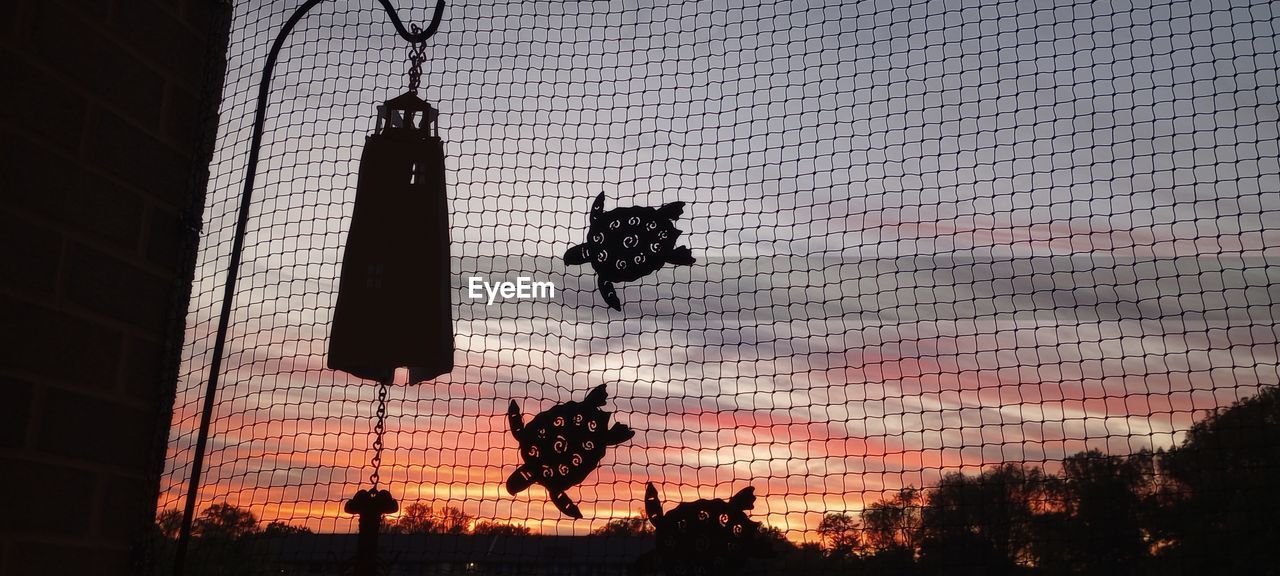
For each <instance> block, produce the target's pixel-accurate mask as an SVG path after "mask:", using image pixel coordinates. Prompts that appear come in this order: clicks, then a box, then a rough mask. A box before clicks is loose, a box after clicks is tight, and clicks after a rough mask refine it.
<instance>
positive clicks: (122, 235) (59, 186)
mask: <svg viewBox="0 0 1280 576" xmlns="http://www.w3.org/2000/svg"><path fill="white" fill-rule="evenodd" d="M2 146H3V155H4V158H3V159H0V166H3V168H0V170H3V171H4V173H5V174H9V175H11V177H12V178H11V179H10V182H11V184H10V186H12V188H11V189H8V190H5V193H6V194H10V195H11V198H10V202H11V205H12V206H14V207H19V208H22V209H23V210H26V211H29V212H30V213H31V214H33V215H36V216H39V217H41V218H43V219H45V220H46V221H50V222H56V223H57V224H58V225H59V226H60V227H61V228H63V229H66V230H69V231H72V232H74V233H80V234H84V235H86V236H88V237H89V238H90V239H92V240H95V241H102V242H103V243H104V244H106V245H110V246H113V247H116V248H118V249H120V250H123V251H128V252H133V251H136V250H137V247H138V239H139V236H140V235H141V232H142V230H143V228H144V222H143V216H142V215H143V202H142V197H141V196H139V195H138V193H137V192H134V191H132V190H129V189H127V188H125V187H122V186H120V185H119V184H116V183H115V182H112V181H111V180H110V179H108V178H105V177H102V176H96V175H94V174H92V173H90V172H87V171H85V170H83V169H82V168H81V167H80V166H79V165H78V164H76V162H75V160H74V158H73V157H70V156H66V155H64V154H62V153H60V152H56V151H55V150H54V149H52V148H49V147H46V146H43V145H41V144H39V143H35V142H30V141H27V140H25V139H21V138H14V139H12V141H11V142H9V143H6V144H4V145H2Z"/></svg>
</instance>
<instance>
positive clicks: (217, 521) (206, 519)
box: [192, 502, 258, 540]
mask: <svg viewBox="0 0 1280 576" xmlns="http://www.w3.org/2000/svg"><path fill="white" fill-rule="evenodd" d="M192 530H193V531H194V532H195V534H196V535H198V536H200V537H201V538H208V539H219V540H239V539H240V538H242V537H244V536H248V535H250V534H254V533H256V532H257V531H258V519H257V518H256V517H254V515H253V513H252V512H250V511H248V510H245V509H243V508H237V507H235V506H232V505H231V504H228V503H226V502H220V503H217V504H214V505H212V506H210V507H208V508H205V510H204V512H201V513H200V516H199V517H198V518H196V519H195V521H194V522H193V523H192Z"/></svg>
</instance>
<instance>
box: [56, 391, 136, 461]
mask: <svg viewBox="0 0 1280 576" xmlns="http://www.w3.org/2000/svg"><path fill="white" fill-rule="evenodd" d="M37 418H38V421H39V423H38V430H37V432H36V438H35V445H36V446H37V447H38V448H39V449H40V450H42V451H44V452H46V453H48V454H52V455H56V456H61V457H64V458H72V459H75V460H79V461H82V462H86V463H93V464H101V465H110V466H113V467H118V468H122V469H128V470H136V471H138V473H139V474H141V473H142V471H144V470H146V464H147V462H148V461H149V458H150V455H151V454H152V450H154V449H155V448H156V447H155V442H154V440H155V434H154V432H155V427H154V424H155V419H154V415H153V414H151V413H149V412H148V411H145V410H140V409H138V408H134V407H132V406H127V405H125V404H121V403H118V402H114V401H109V400H104V399H102V398H101V397H97V396H87V395H84V394H80V393H77V392H73V391H70V390H62V389H59V388H50V389H48V390H46V391H45V394H44V398H43V399H42V401H41V404H40V413H39V414H38V416H37Z"/></svg>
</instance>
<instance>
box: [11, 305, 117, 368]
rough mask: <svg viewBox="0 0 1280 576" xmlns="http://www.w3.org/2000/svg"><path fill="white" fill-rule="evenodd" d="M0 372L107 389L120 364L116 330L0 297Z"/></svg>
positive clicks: (60, 312)
mask: <svg viewBox="0 0 1280 576" xmlns="http://www.w3.org/2000/svg"><path fill="white" fill-rule="evenodd" d="M0 326H4V327H5V329H4V330H0V350H4V351H5V354H2V355H0V371H6V372H9V373H18V374H22V373H26V374H33V375H40V376H41V377H43V378H52V379H54V380H58V381H62V382H66V383H72V384H77V385H80V386H86V387H89V386H96V387H109V386H110V385H111V384H112V383H113V379H114V377H115V374H116V369H117V368H118V367H119V365H120V364H119V363H120V347H121V334H120V332H119V331H118V330H115V329H112V328H108V327H104V326H102V325H100V324H97V323H94V322H90V321H86V320H84V319H81V318H78V317H75V316H72V315H69V314H66V313H64V312H62V311H59V310H55V309H53V308H48V307H45V306H42V305H33V304H31V303H30V302H25V301H19V300H16V299H13V298H10V297H6V296H2V295H0Z"/></svg>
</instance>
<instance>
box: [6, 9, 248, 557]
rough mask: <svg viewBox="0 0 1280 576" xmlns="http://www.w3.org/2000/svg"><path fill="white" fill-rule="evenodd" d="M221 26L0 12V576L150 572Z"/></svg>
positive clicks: (161, 15) (180, 13)
mask: <svg viewBox="0 0 1280 576" xmlns="http://www.w3.org/2000/svg"><path fill="white" fill-rule="evenodd" d="M229 22H230V20H229V10H228V9H227V7H225V6H223V5H222V4H221V3H219V2H217V1H216V0H185V1H183V0H164V1H158V0H157V1H153V0H81V1H71V0H67V1H63V0H5V1H3V2H0V81H2V82H3V89H0V246H3V255H2V256H0V393H2V394H3V396H0V499H2V500H3V502H4V504H3V505H2V509H0V574H4V575H25V574H40V575H54V574H77V575H80V574H126V573H133V572H135V571H137V570H138V568H139V567H140V564H139V562H140V560H139V559H140V558H145V554H142V553H140V550H143V549H142V548H138V547H135V546H132V545H133V544H135V543H136V542H137V541H138V539H139V537H140V535H141V533H142V531H143V530H144V529H145V528H146V526H148V525H149V524H150V521H151V516H152V514H153V512H154V506H155V497H156V491H157V486H158V485H157V479H158V467H159V465H160V464H161V462H162V459H163V450H164V432H165V430H167V426H168V420H169V412H170V410H171V407H172V401H173V387H174V382H175V380H176V373H177V354H176V352H175V349H174V348H175V346H180V345H181V330H182V320H183V317H184V312H185V309H186V301H187V298H188V296H189V292H190V283H191V262H192V261H193V258H194V251H195V241H194V240H195V230H194V227H193V226H190V225H188V224H189V223H191V222H195V223H198V222H199V216H200V212H199V211H200V207H201V205H202V196H203V192H204V178H205V169H206V168H207V165H208V162H209V158H210V144H211V143H212V137H213V135H214V134H213V125H214V124H213V123H212V120H213V116H214V115H216V100H217V95H218V93H219V92H220V89H221V80H222V71H223V69H224V66H225V64H224V63H223V61H222V57H223V53H224V52H225V49H226V31H227V28H228V26H229Z"/></svg>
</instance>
